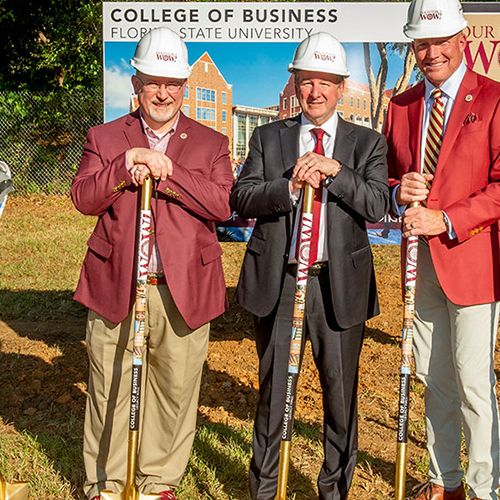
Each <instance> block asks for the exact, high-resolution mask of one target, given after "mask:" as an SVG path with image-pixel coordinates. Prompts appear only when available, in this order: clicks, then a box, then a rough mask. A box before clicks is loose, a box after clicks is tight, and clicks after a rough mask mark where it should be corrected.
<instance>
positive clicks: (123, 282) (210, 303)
mask: <svg viewBox="0 0 500 500" xmlns="http://www.w3.org/2000/svg"><path fill="white" fill-rule="evenodd" d="M133 147H146V148H147V147H149V144H148V140H147V137H146V135H145V134H144V132H143V130H142V124H141V120H140V118H139V114H138V113H137V112H135V113H133V114H130V115H127V116H124V117H122V118H119V119H117V120H115V121H112V122H110V123H106V124H104V125H99V126H97V127H93V128H91V129H90V131H89V133H88V136H87V143H86V145H85V147H84V152H83V158H82V161H81V163H80V168H79V169H78V173H77V174H76V176H75V178H74V180H73V184H72V187H71V197H72V199H73V203H74V204H75V206H76V208H77V209H78V210H79V211H80V212H82V213H83V214H85V215H97V216H98V221H97V224H96V227H95V229H94V232H93V233H92V235H91V236H90V238H89V240H88V242H87V245H88V251H87V255H86V257H85V260H84V263H83V268H82V271H81V274H80V280H79V282H78V286H77V289H76V293H75V297H74V298H75V300H77V301H78V302H81V303H82V304H84V305H85V306H87V307H89V308H90V309H92V310H93V311H95V312H97V313H98V314H100V315H101V316H103V317H104V318H106V319H108V320H109V321H111V322H113V323H119V322H121V321H123V320H124V319H125V318H126V317H127V316H128V314H129V313H130V311H131V310H132V307H133V305H134V301H135V277H136V254H137V236H136V235H137V226H138V214H139V209H140V189H139V188H137V187H135V186H134V185H133V184H132V179H131V176H130V174H129V172H128V170H127V167H126V164H125V152H126V151H127V150H128V149H130V148H133ZM166 154H167V155H168V156H169V158H170V159H171V160H172V163H173V174H172V175H171V176H170V177H169V178H168V179H167V180H166V181H159V182H158V183H155V187H154V191H153V199H152V211H153V224H154V229H155V238H156V242H157V244H158V249H159V252H160V256H161V260H162V263H163V267H164V269H165V275H166V279H167V285H168V287H169V290H170V292H171V294H172V297H173V299H174V302H175V304H176V306H177V308H178V309H179V311H180V313H181V315H182V317H183V318H184V320H185V321H186V323H187V324H188V326H189V327H190V328H193V329H194V328H198V327H199V326H201V325H203V324H205V323H207V322H209V321H210V320H212V319H213V318H215V317H217V316H218V315H220V314H221V313H223V312H224V311H225V309H226V308H227V296H226V287H225V283H224V275H223V271H222V262H221V255H222V249H221V247H220V245H219V243H218V240H217V235H216V231H215V222H216V221H224V220H227V219H228V218H229V217H230V215H231V211H230V208H229V194H230V192H231V187H232V184H233V175H232V171H231V165H230V160H229V150H228V139H227V137H225V136H223V135H221V134H219V133H218V132H215V131H214V130H212V129H210V128H208V127H205V126H203V125H201V124H199V123H197V122H195V121H194V120H191V119H189V118H187V117H186V116H184V115H183V114H182V113H181V114H180V118H179V123H178V126H177V130H176V132H175V134H174V135H173V136H172V137H171V138H170V142H169V144H168V148H167V152H166Z"/></svg>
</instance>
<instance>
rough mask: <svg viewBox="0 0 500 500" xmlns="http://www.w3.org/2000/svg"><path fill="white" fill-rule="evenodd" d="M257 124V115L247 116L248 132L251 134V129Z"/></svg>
mask: <svg viewBox="0 0 500 500" xmlns="http://www.w3.org/2000/svg"><path fill="white" fill-rule="evenodd" d="M258 126H259V117H258V116H255V115H249V116H248V134H249V135H250V136H251V135H252V133H253V131H254V130H255V129H256V128H257V127H258Z"/></svg>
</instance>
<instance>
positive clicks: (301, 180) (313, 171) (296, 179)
mask: <svg viewBox="0 0 500 500" xmlns="http://www.w3.org/2000/svg"><path fill="white" fill-rule="evenodd" d="M340 167H341V165H340V163H339V162H338V161H337V160H334V159H333V158H327V157H326V156H323V155H320V154H317V153H312V152H310V151H309V152H307V153H306V154H305V155H303V156H301V157H300V158H299V159H298V160H297V163H296V164H295V167H294V169H293V173H292V178H291V179H290V188H291V190H292V192H294V191H296V190H298V189H302V188H303V187H304V186H305V185H306V184H310V185H311V186H312V187H313V188H314V189H318V188H319V187H320V186H321V183H322V182H323V181H324V180H325V179H326V178H327V177H335V176H336V175H337V174H338V173H339V171H340Z"/></svg>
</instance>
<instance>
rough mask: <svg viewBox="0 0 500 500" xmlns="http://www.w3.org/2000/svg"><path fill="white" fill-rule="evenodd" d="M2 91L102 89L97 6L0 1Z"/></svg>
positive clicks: (54, 0) (82, 1)
mask: <svg viewBox="0 0 500 500" xmlns="http://www.w3.org/2000/svg"><path fill="white" fill-rule="evenodd" d="M0 31H1V33H2V42H1V44H2V58H1V62H0V90H16V89H26V90H53V89H55V88H66V89H72V88H75V87H79V86H87V87H92V86H96V85H98V86H101V80H102V62H101V2H100V1H98V0H65V1H64V2H60V1H58V0H23V1H19V0H0Z"/></svg>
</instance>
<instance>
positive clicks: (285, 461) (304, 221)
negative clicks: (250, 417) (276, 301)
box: [274, 184, 314, 500]
mask: <svg viewBox="0 0 500 500" xmlns="http://www.w3.org/2000/svg"><path fill="white" fill-rule="evenodd" d="M313 206H314V188H313V187H312V186H311V185H310V184H306V187H305V188H304V203H303V205H302V214H301V224H300V234H299V235H297V238H300V239H299V241H300V243H299V252H298V256H297V260H298V266H297V278H296V282H295V298H294V303H293V324H292V343H291V344H290V357H289V359H288V375H287V383H286V397H285V406H284V408H283V426H282V431H281V445H280V463H279V475H278V492H277V494H276V496H275V498H274V500H286V485H287V482H288V469H289V466H290V448H291V443H292V430H293V416H294V413H295V396H296V392H297V381H298V379H299V368H300V353H301V351H302V342H303V332H304V311H305V307H306V289H307V270H308V267H309V252H310V249H311V233H312V220H313Z"/></svg>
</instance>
